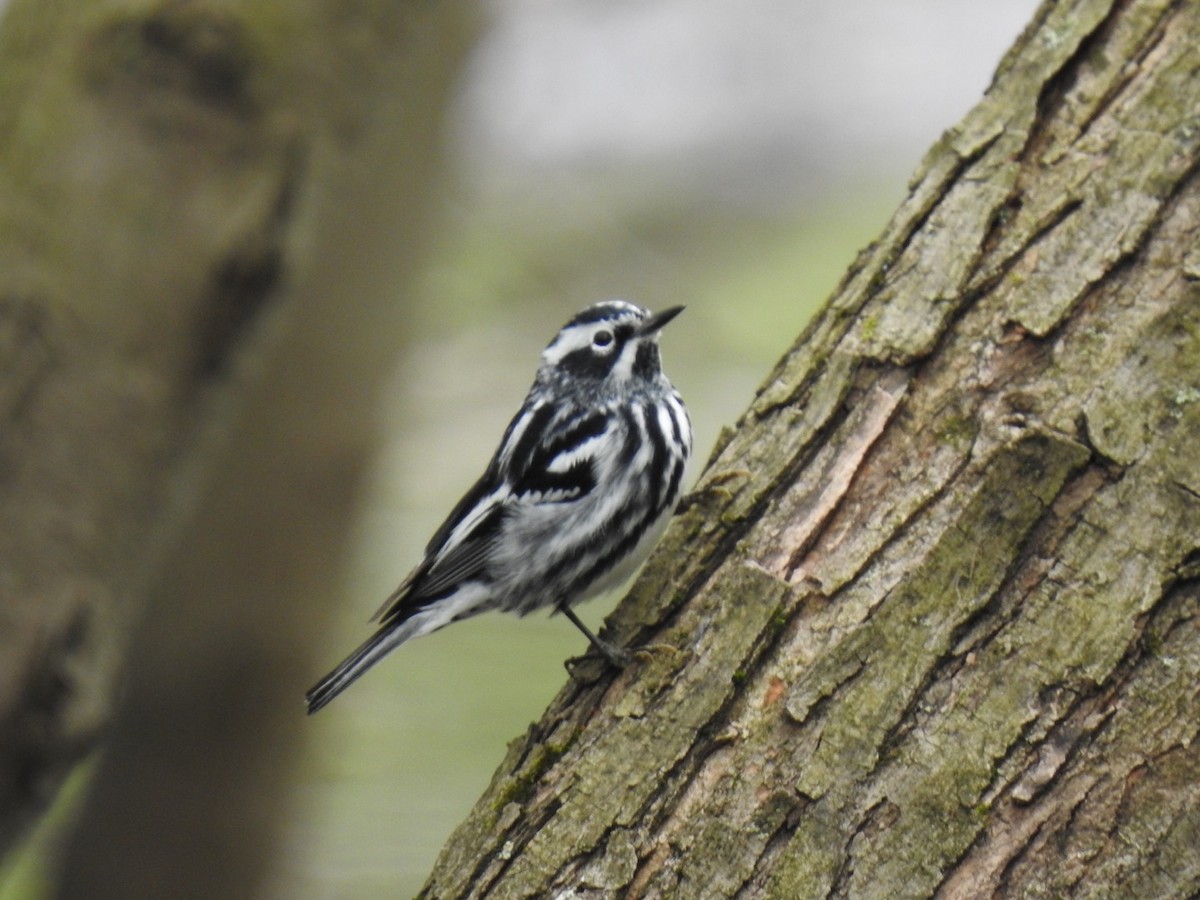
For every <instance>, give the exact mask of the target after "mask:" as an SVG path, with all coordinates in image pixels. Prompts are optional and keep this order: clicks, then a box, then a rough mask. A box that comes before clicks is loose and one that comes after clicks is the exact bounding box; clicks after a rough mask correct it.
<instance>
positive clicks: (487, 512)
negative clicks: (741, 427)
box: [372, 402, 610, 625]
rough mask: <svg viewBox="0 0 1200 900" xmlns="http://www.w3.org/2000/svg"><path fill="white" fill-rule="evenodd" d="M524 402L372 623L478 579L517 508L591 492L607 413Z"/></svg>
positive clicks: (408, 613) (407, 612)
mask: <svg viewBox="0 0 1200 900" xmlns="http://www.w3.org/2000/svg"><path fill="white" fill-rule="evenodd" d="M562 413H563V411H562V410H561V409H559V408H556V407H555V406H553V405H552V404H548V403H540V404H539V403H531V402H526V404H525V405H524V406H522V408H521V410H520V412H518V413H517V415H516V416H515V417H514V418H513V420H512V422H511V423H510V424H509V426H508V430H507V431H506V432H505V434H504V439H503V441H502V442H501V444H500V448H499V449H498V450H497V451H496V455H495V456H494V457H493V459H492V462H491V464H490V465H489V466H488V468H487V471H486V472H485V473H484V474H483V477H482V478H480V479H479V481H477V482H476V483H475V485H474V486H473V487H472V488H471V489H470V490H469V491H467V493H466V494H465V495H464V496H463V498H462V499H461V500H459V501H458V504H457V505H456V506H455V507H454V509H453V510H452V511H451V512H450V515H449V516H447V517H446V521H445V522H443V523H442V525H441V527H440V528H439V529H438V530H437V531H436V532H435V533H434V535H433V537H432V538H431V539H430V541H429V544H428V545H427V546H426V548H425V558H424V559H423V560H422V561H421V563H420V565H418V566H417V567H416V568H415V569H414V570H413V571H412V573H411V574H409V576H408V577H407V578H406V579H404V582H403V583H402V584H401V585H400V586H399V587H398V588H396V590H395V591H393V592H392V594H391V596H390V597H388V598H387V600H386V601H384V604H383V606H382V607H380V609H379V611H378V612H377V613H376V614H375V616H374V617H373V619H372V621H374V620H376V619H377V620H379V622H380V623H381V624H382V625H387V624H390V623H393V622H397V621H403V620H404V619H406V618H408V617H409V616H411V615H412V614H414V613H415V612H417V611H419V610H421V609H423V608H424V607H425V606H426V605H427V604H428V603H429V602H431V601H433V600H436V599H438V598H439V597H442V596H445V595H446V594H447V593H449V592H450V591H451V590H452V589H453V588H454V586H455V585H458V584H461V583H462V582H464V581H468V580H470V579H471V578H474V577H475V576H477V575H480V574H481V573H482V572H483V571H484V570H485V569H486V567H487V563H488V560H489V558H490V556H491V553H492V550H493V548H494V546H495V542H496V540H497V539H498V538H499V537H500V534H501V529H502V525H503V522H504V517H505V515H506V514H508V513H509V512H510V511H511V510H512V509H513V508H514V507H517V506H521V505H529V504H547V503H568V502H571V501H575V500H579V499H580V498H582V497H583V496H585V495H587V494H588V493H590V492H591V491H592V490H593V488H595V486H596V474H595V465H594V461H595V455H596V449H597V444H598V442H599V441H600V440H602V439H603V436H604V434H605V432H606V431H607V429H608V428H609V426H610V421H609V416H608V415H607V414H606V413H605V412H602V411H601V412H596V411H579V412H577V413H576V414H574V415H569V416H567V420H566V421H565V422H564V421H562V419H563V414H562Z"/></svg>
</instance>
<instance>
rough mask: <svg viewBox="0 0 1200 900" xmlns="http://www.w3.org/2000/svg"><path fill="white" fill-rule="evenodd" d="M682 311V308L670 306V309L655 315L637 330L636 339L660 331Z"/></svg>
mask: <svg viewBox="0 0 1200 900" xmlns="http://www.w3.org/2000/svg"><path fill="white" fill-rule="evenodd" d="M683 309H684V308H683V307H682V306H672V307H671V308H670V309H664V310H663V311H662V312H660V313H655V314H654V315H652V316H651V317H650V318H648V319H647V320H646V321H645V322H643V323H642V324H641V326H640V327H639V328H638V330H637V333H638V337H645V336H646V335H650V334H657V333H658V332H660V331H662V329H663V326H664V325H666V324H667V323H668V322H670V321H671V320H672V319H673V318H675V317H676V316H677V315H679V314H680V313H681V312H683Z"/></svg>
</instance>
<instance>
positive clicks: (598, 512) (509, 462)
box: [307, 300, 692, 713]
mask: <svg viewBox="0 0 1200 900" xmlns="http://www.w3.org/2000/svg"><path fill="white" fill-rule="evenodd" d="M682 310H683V307H682V306H675V307H672V308H671V309H667V310H664V311H663V312H660V313H658V314H657V315H651V314H650V313H649V312H648V311H647V310H644V309H642V308H641V307H639V306H635V305H633V304H632V303H626V302H625V301H622V300H608V301H604V302H602V303H597V304H595V305H593V306H590V307H588V308H587V309H585V310H583V312H581V313H579V314H578V315H577V316H575V317H574V318H573V319H571V321H569V322H568V323H567V324H566V325H565V326H563V329H562V330H561V331H560V332H559V333H558V335H557V337H555V338H554V340H553V341H551V343H550V345H549V346H548V347H547V348H546V349H545V350H544V351H543V352H542V359H541V365H540V366H539V367H538V371H537V377H536V378H535V379H534V382H533V387H531V388H530V390H529V394H528V395H527V396H526V397H525V402H524V403H523V404H522V405H521V409H520V410H519V411H518V412H517V414H516V416H515V417H514V418H513V420H512V422H511V423H510V424H509V426H508V430H507V431H505V432H504V438H503V440H502V441H501V442H500V447H499V448H498V449H497V450H496V454H495V456H493V457H492V461H491V463H490V464H489V465H488V467H487V471H486V472H484V473H483V477H482V478H480V479H479V481H477V482H476V483H475V486H474V487H472V488H471V489H470V490H469V491H468V492H467V494H466V496H464V497H463V498H462V500H460V501H459V502H458V505H457V506H456V507H454V510H453V511H452V512H451V513H450V516H449V518H447V519H446V521H445V522H444V523H443V524H442V527H441V528H439V529H438V530H437V533H436V534H434V536H433V539H432V540H431V541H430V542H429V545H428V546H427V547H426V548H425V557H424V559H422V560H421V563H420V564H419V565H418V566H417V567H416V569H414V570H413V571H412V573H411V574H410V575H409V576H408V577H407V578H406V579H405V580H404V582H403V583H402V584H401V585H400V587H398V588H397V589H396V590H395V592H394V593H393V594H392V595H391V596H390V597H389V598H388V599H387V601H386V602H385V603H384V605H383V607H382V608H381V609H380V610H379V612H378V613H377V614H376V616H375V619H378V621H379V628H378V630H377V631H376V632H375V634H374V635H373V636H372V637H371V638H370V639H369V640H367V641H366V643H364V644H363V645H362V646H361V647H359V648H358V649H357V650H355V651H354V652H353V653H352V654H350V656H349V657H347V658H346V660H345V661H344V662H342V664H341V665H339V666H338V667H337V668H336V669H334V670H333V671H332V672H330V673H329V674H328V675H326V676H325V677H324V678H323V679H321V681H320V682H319V683H318V684H317V685H316V686H314V687H313V688H312V690H310V691H309V692H308V695H307V696H308V711H309V712H310V713H313V712H316V711H317V710H318V709H320V708H321V707H323V706H324V705H325V704H326V703H328V702H329V701H330V700H332V699H333V698H334V697H336V696H337V695H338V694H340V693H341V692H342V691H343V690H345V689H346V688H347V687H348V686H349V685H350V684H351V683H352V682H354V681H355V680H356V679H357V678H358V677H359V676H361V675H362V674H363V673H364V672H365V671H366V670H367V669H368V668H370V667H371V666H372V665H374V664H375V663H376V662H378V661H379V660H380V659H382V658H383V657H384V656H385V655H386V654H388V653H390V652H391V651H392V650H394V649H395V648H396V647H399V646H400V645H401V644H403V643H404V642H405V641H407V640H409V639H410V638H414V637H418V636H419V635H423V634H428V633H429V632H431V631H435V630H437V629H438V628H441V627H442V626H444V625H448V624H449V623H451V622H456V621H458V620H459V619H465V618H468V617H469V616H473V615H475V614H476V613H481V612H484V611H485V610H489V609H501V610H507V611H511V612H516V613H519V614H522V615H523V614H525V613H528V612H532V611H533V610H535V609H540V608H542V607H546V606H549V607H553V608H554V609H555V610H557V611H559V612H562V613H563V614H564V615H565V616H566V617H567V618H568V619H570V620H571V621H572V622H573V623H574V624H575V626H576V627H578V628H579V629H580V631H582V632H583V633H584V634H585V635H586V636H587V638H588V640H589V641H590V642H591V643H592V646H593V647H595V648H596V650H597V651H599V652H600V653H601V654H602V655H604V656H605V657H606V658H607V659H608V660H609V661H610V662H612V663H613V664H614V665H618V666H619V665H623V664H624V663H625V662H626V660H627V658H628V657H627V655H626V654H625V652H624V651H622V650H620V649H618V648H616V647H613V646H612V645H610V644H608V643H606V642H604V641H601V640H600V639H599V638H598V637H596V636H595V635H594V634H592V632H591V631H590V630H589V629H588V628H587V627H586V626H585V625H584V624H583V622H581V621H580V620H579V618H578V617H577V616H576V615H575V613H574V611H573V610H572V609H571V605H572V604H574V603H578V602H579V601H580V600H585V599H587V598H589V597H594V596H596V595H598V594H601V593H603V592H604V591H607V590H610V589H612V588H614V587H616V586H618V585H619V584H621V582H623V581H624V580H625V579H626V578H628V577H629V575H630V574H632V573H633V571H634V569H636V568H637V567H638V566H639V565H640V564H641V562H642V560H643V559H645V557H646V556H647V554H649V552H650V550H651V548H653V546H654V544H655V543H656V542H657V541H658V539H659V537H660V536H661V535H662V532H663V529H664V528H665V527H666V524H667V520H668V519H669V518H670V516H671V513H672V512H673V511H674V509H675V504H676V502H677V501H678V499H679V493H680V488H681V484H682V481H683V471H684V467H685V465H686V463H687V460H688V456H689V455H690V454H691V450H692V426H691V422H690V421H689V419H688V414H687V410H686V409H685V408H684V405H683V400H682V399H680V396H679V393H678V392H677V391H676V390H675V389H674V388H673V387H672V386H671V382H670V381H668V380H667V376H666V375H664V374H663V371H662V364H661V361H660V357H659V351H658V337H659V333H660V332H661V330H662V328H663V326H664V325H666V324H667V323H668V322H670V321H671V320H672V319H673V318H675V316H677V315H678V314H679V313H680V312H681V311H682Z"/></svg>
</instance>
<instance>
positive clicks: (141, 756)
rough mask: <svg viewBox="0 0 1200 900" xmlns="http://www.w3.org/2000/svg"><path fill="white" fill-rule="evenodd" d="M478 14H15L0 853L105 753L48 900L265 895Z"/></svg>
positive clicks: (226, 5) (106, 0) (178, 7)
mask: <svg viewBox="0 0 1200 900" xmlns="http://www.w3.org/2000/svg"><path fill="white" fill-rule="evenodd" d="M471 9H472V8H471V6H470V5H468V4H434V3H418V2H400V3H396V2H390V3H384V2H375V0H339V2H336V3H335V2H320V0H255V2H250V3H234V2H223V0H94V2H87V3H83V2H79V3H76V2H47V0H13V2H12V3H10V4H9V6H8V8H7V11H6V14H5V18H4V21H3V27H2V28H0V234H2V235H3V240H0V535H2V539H0V851H3V850H6V849H8V848H9V847H11V846H12V844H13V843H14V841H15V840H16V839H17V838H19V836H20V835H21V834H22V833H23V831H24V830H25V829H26V828H27V826H28V825H29V824H30V822H32V821H33V820H34V818H35V817H36V816H37V814H38V813H39V812H40V811H41V809H42V808H43V807H44V806H45V804H46V803H47V802H48V801H49V800H50V799H51V798H52V797H53V795H54V793H55V791H56V789H57V786H58V784H59V783H60V782H61V779H62V778H63V776H64V775H65V773H66V772H67V771H68V770H69V769H70V767H71V766H72V765H73V764H74V763H75V762H76V761H77V760H78V759H79V758H80V757H81V756H82V755H83V754H85V753H86V752H88V751H89V750H90V749H91V748H92V747H94V746H95V744H96V741H97V737H98V734H99V733H100V732H101V730H103V729H108V731H109V733H108V734H107V738H106V742H105V745H106V753H105V755H104V757H103V759H102V761H101V764H100V766H99V769H98V773H97V777H96V782H95V784H94V786H93V790H92V793H91V796H90V798H89V801H88V803H87V804H86V806H85V809H84V813H83V818H82V822H81V823H80V828H79V831H78V834H77V835H76V837H75V840H74V842H73V844H72V847H71V849H70V852H69V854H68V858H67V863H66V874H65V876H64V881H63V885H62V893H63V894H64V895H66V896H86V897H88V898H99V897H106V896H122V897H128V896H143V897H151V896H159V897H165V896H171V897H182V896H196V897H200V896H220V897H230V896H246V895H247V894H249V893H252V892H253V886H254V885H255V884H256V882H257V881H258V879H259V878H260V877H261V875H262V872H263V869H264V866H265V863H266V860H267V859H268V858H269V851H270V850H271V849H272V847H273V844H274V840H275V831H276V827H275V824H274V823H275V822H276V820H277V818H278V813H279V810H280V808H281V806H282V803H281V799H282V793H283V790H282V789H283V786H284V783H285V780H286V775H287V772H288V764H289V762H290V760H291V758H292V756H293V754H294V751H295V748H296V746H297V744H298V737H299V734H300V729H301V727H302V725H303V715H302V712H303V707H302V704H301V699H302V693H303V688H304V685H305V678H306V676H307V674H308V673H309V672H310V671H311V669H312V665H311V664H310V663H309V661H308V652H309V649H308V646H309V644H310V642H311V641H313V640H315V639H316V637H317V633H316V632H317V631H318V630H316V629H313V627H312V623H313V621H314V619H315V618H318V617H319V613H317V610H318V608H319V605H320V607H324V606H327V602H328V597H329V596H330V595H331V594H332V593H333V586H334V584H335V579H336V572H337V563H338V559H339V547H340V545H341V542H342V539H343V535H344V533H345V530H346V527H347V524H348V522H349V521H350V514H351V512H352V506H353V498H354V493H355V491H354V489H355V484H356V480H357V478H358V475H359V473H360V470H361V468H362V465H363V462H364V460H365V459H366V458H367V452H368V451H369V449H370V447H371V445H372V444H373V442H374V437H375V434H374V431H375V426H374V415H373V393H374V389H375V387H376V386H377V385H378V384H379V382H380V380H381V377H382V376H383V374H384V373H385V371H386V369H387V367H388V364H389V362H390V360H391V359H392V357H393V354H394V350H395V347H396V345H397V343H398V341H399V340H402V338H403V332H404V316H403V304H402V303H400V302H398V301H397V295H398V293H399V290H400V283H401V281H402V279H403V277H404V275H405V273H406V272H407V271H408V269H409V268H410V261H411V260H412V258H413V255H414V250H415V249H416V248H417V246H418V245H419V243H420V240H419V236H420V235H422V234H424V233H425V232H426V230H427V229H426V228H425V227H424V223H423V219H424V215H425V212H426V210H427V204H426V203H425V200H426V199H427V198H428V195H429V193H430V184H431V180H432V178H433V175H434V173H435V168H436V167H435V161H436V158H437V152H436V145H437V142H438V138H439V128H440V122H441V118H442V111H443V109H444V107H445V105H446V98H447V95H448V92H449V85H450V82H451V79H452V77H453V75H454V73H455V70H456V68H457V64H458V61H459V60H460V59H461V57H462V55H463V52H464V51H465V49H466V46H467V43H468V39H469V35H470V32H471V30H472V27H471V26H472V22H471V16H470V12H471ZM147 611H148V615H143V614H144V613H146V612H147ZM135 623H140V624H138V627H137V633H136V635H133V636H131V632H132V629H133V628H134V625H135ZM126 655H128V656H129V657H130V658H131V659H132V663H131V664H130V665H129V666H128V670H129V671H128V676H129V677H128V689H127V691H126V692H125V694H124V698H123V701H122V704H121V706H120V708H119V710H118V711H117V712H116V714H115V716H114V714H113V707H114V697H113V692H114V685H115V684H116V681H117V679H116V674H117V672H118V669H120V668H122V666H123V660H124V659H125V657H126ZM302 673H303V674H302Z"/></svg>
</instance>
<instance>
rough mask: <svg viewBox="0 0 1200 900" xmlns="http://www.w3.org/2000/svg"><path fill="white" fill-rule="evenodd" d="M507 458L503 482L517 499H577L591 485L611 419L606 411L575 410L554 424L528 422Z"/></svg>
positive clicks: (520, 500)
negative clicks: (536, 430)
mask: <svg viewBox="0 0 1200 900" xmlns="http://www.w3.org/2000/svg"><path fill="white" fill-rule="evenodd" d="M536 424H538V423H536V422H534V423H532V424H531V426H530V428H527V429H526V430H525V432H524V434H523V435H522V436H521V441H520V442H519V443H518V445H516V446H514V447H513V448H512V452H511V453H510V454H509V455H508V456H507V457H506V461H507V463H508V465H507V467H506V481H507V482H508V485H509V488H510V490H511V493H512V496H513V501H514V502H517V503H565V502H571V501H575V500H580V499H582V498H583V497H585V496H586V495H588V494H590V493H591V492H592V491H593V490H594V489H595V487H596V456H597V454H598V451H599V447H600V446H601V443H602V442H603V441H604V440H605V439H606V435H607V432H608V431H609V429H610V427H611V425H612V421H611V416H610V415H609V414H608V412H607V411H605V410H579V411H577V412H576V413H575V414H574V415H570V416H567V417H565V419H564V420H563V421H559V422H557V423H554V426H553V427H547V425H548V424H549V423H546V425H543V427H542V428H541V429H540V433H533V425H536Z"/></svg>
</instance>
